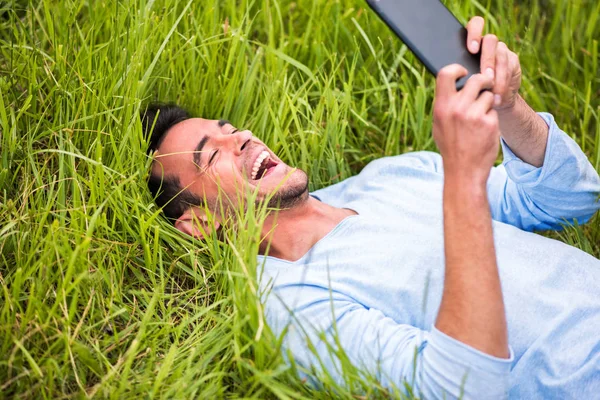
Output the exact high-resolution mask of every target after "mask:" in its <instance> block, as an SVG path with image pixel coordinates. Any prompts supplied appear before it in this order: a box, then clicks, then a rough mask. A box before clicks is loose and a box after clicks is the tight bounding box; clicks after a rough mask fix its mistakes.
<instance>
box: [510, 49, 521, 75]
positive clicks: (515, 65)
mask: <svg viewBox="0 0 600 400" xmlns="http://www.w3.org/2000/svg"><path fill="white" fill-rule="evenodd" d="M508 68H509V69H510V70H511V71H513V72H515V71H517V70H518V69H519V68H520V64H519V56H518V55H517V54H516V53H514V52H512V51H510V50H509V51H508Z"/></svg>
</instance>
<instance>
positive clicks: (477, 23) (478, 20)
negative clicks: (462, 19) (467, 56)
mask: <svg viewBox="0 0 600 400" xmlns="http://www.w3.org/2000/svg"><path fill="white" fill-rule="evenodd" d="M484 25H485V20H484V19H483V18H482V17H473V18H471V19H470V20H469V22H468V23H467V48H468V49H469V51H470V52H471V53H473V54H475V53H477V52H478V51H479V46H480V44H481V36H482V35H483V26H484Z"/></svg>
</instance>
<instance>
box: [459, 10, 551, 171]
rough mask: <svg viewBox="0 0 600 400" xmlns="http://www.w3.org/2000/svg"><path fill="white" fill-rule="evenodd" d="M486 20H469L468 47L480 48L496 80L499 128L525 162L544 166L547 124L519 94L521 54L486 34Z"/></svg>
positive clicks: (486, 67) (473, 50)
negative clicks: (484, 33) (519, 55)
mask: <svg viewBox="0 0 600 400" xmlns="http://www.w3.org/2000/svg"><path fill="white" fill-rule="evenodd" d="M483 25H484V20H483V18H481V17H473V18H471V20H470V21H469V23H468V24H467V48H468V49H469V51H470V52H471V53H473V54H475V53H477V52H478V51H479V49H481V73H482V74H484V75H487V76H489V77H491V78H492V79H493V80H494V85H493V89H492V91H493V93H494V107H495V109H496V110H497V111H498V120H499V122H500V132H501V134H502V138H503V139H504V141H505V142H506V143H507V144H508V146H509V147H510V149H511V150H512V151H513V153H515V154H516V155H517V157H519V158H520V159H521V160H523V161H524V162H526V163H528V164H531V165H533V166H535V167H541V166H542V164H543V163H544V156H545V154H546V143H547V142H548V125H546V123H545V122H544V120H543V119H542V117H540V116H539V115H537V114H536V113H535V111H533V109H532V108H531V107H529V105H528V104H527V103H526V102H525V100H523V98H522V97H521V96H520V95H519V88H520V87H521V64H520V62H519V57H518V56H517V55H516V54H515V53H513V52H512V51H510V50H509V49H508V47H507V46H506V44H504V43H503V42H499V41H498V38H497V37H496V36H495V35H485V36H482V35H483Z"/></svg>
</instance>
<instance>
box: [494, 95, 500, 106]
mask: <svg viewBox="0 0 600 400" xmlns="http://www.w3.org/2000/svg"><path fill="white" fill-rule="evenodd" d="M500 103H502V96H500V95H499V94H495V95H494V105H495V106H499V105H500Z"/></svg>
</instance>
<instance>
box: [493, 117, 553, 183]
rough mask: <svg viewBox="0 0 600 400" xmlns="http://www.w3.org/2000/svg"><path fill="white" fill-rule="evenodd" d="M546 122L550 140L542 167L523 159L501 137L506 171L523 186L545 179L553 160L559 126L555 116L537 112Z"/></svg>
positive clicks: (514, 180) (503, 162)
mask: <svg viewBox="0 0 600 400" xmlns="http://www.w3.org/2000/svg"><path fill="white" fill-rule="evenodd" d="M537 114H538V115H539V116H540V117H542V119H543V120H544V122H546V124H547V125H548V142H547V144H546V153H545V154H544V164H543V165H542V166H541V167H534V166H533V165H531V164H528V163H526V162H524V161H523V160H521V159H520V158H519V157H517V155H516V154H515V153H513V151H512V150H511V149H510V147H508V144H506V142H505V141H504V139H502V138H501V139H500V145H501V146H502V154H503V158H504V160H503V161H502V164H503V165H504V167H505V168H506V173H507V174H508V176H509V178H510V179H511V180H512V181H513V182H515V183H518V184H519V185H523V186H535V185H537V184H538V183H540V182H541V181H542V180H543V179H544V175H546V170H548V169H549V168H548V167H547V166H548V164H549V163H550V160H551V154H552V150H553V148H554V142H555V141H556V136H557V132H556V130H557V129H558V127H557V126H556V123H555V122H554V117H553V116H552V114H549V113H537Z"/></svg>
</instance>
